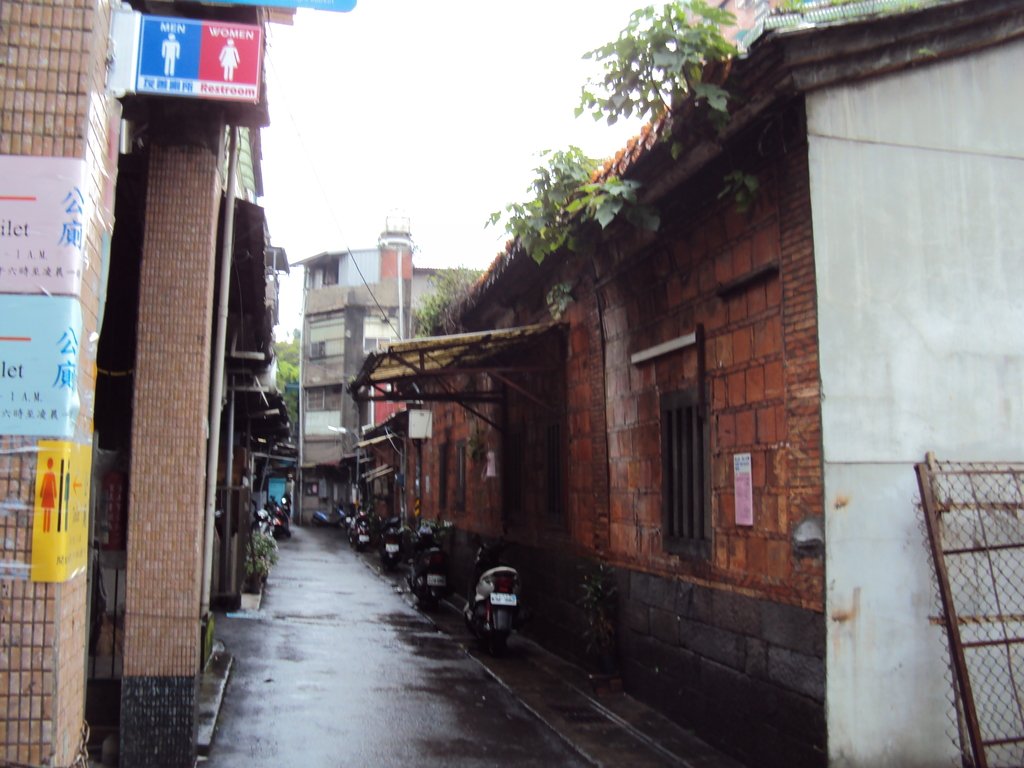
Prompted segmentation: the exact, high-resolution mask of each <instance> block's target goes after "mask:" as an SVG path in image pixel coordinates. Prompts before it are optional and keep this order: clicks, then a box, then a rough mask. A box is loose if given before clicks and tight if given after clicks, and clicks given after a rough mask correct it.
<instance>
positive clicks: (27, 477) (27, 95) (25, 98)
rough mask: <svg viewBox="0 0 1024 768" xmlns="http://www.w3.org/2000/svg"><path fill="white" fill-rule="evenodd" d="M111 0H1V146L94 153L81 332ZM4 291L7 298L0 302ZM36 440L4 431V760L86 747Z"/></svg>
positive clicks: (87, 304) (110, 151) (75, 636)
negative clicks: (49, 572)
mask: <svg viewBox="0 0 1024 768" xmlns="http://www.w3.org/2000/svg"><path fill="white" fill-rule="evenodd" d="M109 10H110V8H109V3H108V2H105V0H100V1H99V2H96V1H95V0H37V1H36V2H28V1H25V0H4V2H3V3H0V154H2V155H30V156H36V157H61V158H75V159H82V160H84V161H86V164H87V168H88V185H87V188H86V189H85V190H83V193H84V194H85V196H86V198H87V199H88V201H89V203H90V206H89V210H90V211H91V212H92V216H91V218H90V220H89V221H87V222H85V228H84V243H85V253H86V265H85V266H86V268H85V270H84V275H83V284H82V292H81V305H82V314H83V338H84V339H89V338H90V337H91V335H92V334H93V332H94V331H95V330H96V328H97V308H98V303H99V299H98V297H99V295H100V293H101V291H102V285H101V277H100V276H101V274H102V272H101V264H102V254H103V243H104V240H105V237H106V236H107V235H109V233H110V231H111V227H112V219H111V215H110V209H111V207H112V200H113V187H114V183H115V176H116V167H117V165H116V160H117V151H116V147H117V140H116V127H117V115H118V105H117V103H116V102H115V101H114V100H112V99H109V98H107V97H106V96H104V95H103V87H104V79H105V58H106V53H107V51H106V42H107V29H108V27H109ZM2 302H3V297H2V296H0V307H2ZM78 370H79V377H78V391H79V397H80V399H81V410H80V414H79V420H78V424H77V425H76V430H75V436H74V439H75V441H77V442H85V443H87V442H89V441H90V440H91V438H92V408H93V402H94V392H95V347H94V346H90V345H88V344H82V348H81V357H80V359H79V366H78ZM35 446H36V440H35V439H33V438H26V437H18V436H11V435H2V436H0V537H2V555H0V557H2V559H0V565H3V566H4V567H3V568H2V571H0V757H2V758H4V759H7V760H16V761H22V762H28V763H42V762H44V761H47V760H50V761H52V763H53V764H57V765H65V764H68V763H70V762H71V760H72V759H73V757H74V754H75V753H76V751H77V750H78V748H79V741H80V733H81V728H82V720H83V701H84V686H85V667H84V658H85V654H84V648H85V627H86V597H87V589H86V577H85V574H84V573H83V574H80V575H78V576H76V577H75V578H73V579H71V580H70V581H67V582H64V583H61V584H43V583H32V582H30V581H27V580H25V576H26V575H27V574H25V573H24V572H23V571H20V570H19V569H18V568H17V565H18V564H24V563H28V562H29V560H30V557H31V530H32V510H33V503H34V502H33V500H34V489H35V465H36V462H35Z"/></svg>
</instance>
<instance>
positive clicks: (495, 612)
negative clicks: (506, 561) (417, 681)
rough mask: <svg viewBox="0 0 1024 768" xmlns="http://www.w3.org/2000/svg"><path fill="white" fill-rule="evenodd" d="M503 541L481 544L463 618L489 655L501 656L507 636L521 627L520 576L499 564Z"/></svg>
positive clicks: (503, 545)
mask: <svg viewBox="0 0 1024 768" xmlns="http://www.w3.org/2000/svg"><path fill="white" fill-rule="evenodd" d="M504 548H505V542H504V541H503V540H500V539H499V540H498V541H497V542H495V543H494V544H491V545H487V544H484V543H483V542H481V544H480V547H479V549H477V553H476V562H475V563H474V565H473V584H474V587H473V594H472V595H471V596H470V600H469V603H468V604H467V605H466V609H465V613H464V618H465V620H466V626H467V627H469V630H470V632H472V633H473V634H474V635H475V636H476V637H477V639H478V640H480V642H482V643H483V644H484V645H485V646H486V647H487V650H488V652H489V653H490V654H491V655H492V656H500V655H501V654H502V653H503V652H504V651H505V647H506V644H507V643H508V636H509V634H511V632H512V630H513V629H516V628H517V627H518V626H519V624H520V616H521V613H520V610H521V609H520V603H519V573H518V572H517V571H516V569H515V568H512V567H510V566H507V565H502V564H501V563H500V561H499V556H500V554H501V551H502V550H503V549H504Z"/></svg>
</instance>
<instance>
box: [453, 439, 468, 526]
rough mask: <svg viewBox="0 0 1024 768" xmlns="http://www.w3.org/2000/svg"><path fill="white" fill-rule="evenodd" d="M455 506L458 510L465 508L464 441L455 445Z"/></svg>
mask: <svg viewBox="0 0 1024 768" xmlns="http://www.w3.org/2000/svg"><path fill="white" fill-rule="evenodd" d="M455 508H456V509H457V510H459V511H460V512H461V511H462V510H464V509H465V508H466V441H465V440H460V441H459V442H458V443H456V445H455Z"/></svg>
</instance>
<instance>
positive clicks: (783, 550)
mask: <svg viewBox="0 0 1024 768" xmlns="http://www.w3.org/2000/svg"><path fill="white" fill-rule="evenodd" d="M758 176H759V178H760V182H761V191H760V195H759V199H758V203H757V205H756V207H755V208H754V209H753V210H752V211H750V212H749V213H741V212H739V211H738V210H737V206H736V205H735V203H734V202H733V201H732V200H731V199H725V200H721V201H719V200H717V199H716V197H715V196H710V198H709V196H705V198H704V199H705V200H707V199H710V200H711V201H712V202H711V203H709V204H705V205H703V206H699V205H695V204H694V201H693V199H692V198H691V199H689V200H687V201H686V202H685V204H684V203H682V202H681V203H680V204H679V205H678V207H675V208H673V207H672V206H671V205H670V206H669V213H668V215H667V216H666V218H665V220H664V221H663V227H662V231H661V233H659V237H658V240H657V242H656V243H655V244H654V245H652V246H650V247H648V248H646V249H645V250H644V251H643V252H642V253H638V254H636V255H635V257H634V258H633V260H632V261H631V262H629V266H628V268H626V269H624V270H622V271H620V272H619V273H617V274H615V275H614V277H613V278H612V279H611V280H610V281H609V282H608V284H607V285H606V286H605V287H604V289H603V292H602V293H603V300H604V301H605V303H606V310H605V329H606V334H607V338H608V345H607V350H608V353H607V365H606V371H607V378H608V392H609V398H608V422H609V433H610V441H609V442H610V459H611V461H610V475H611V489H610V497H611V509H610V528H611V551H610V554H611V556H612V560H613V562H615V563H616V564H617V565H621V566H623V567H628V568H634V569H641V570H645V571H649V572H652V573H658V574H663V575H666V576H668V575H675V576H679V575H681V576H686V577H690V578H694V579H697V580H700V581H703V582H704V583H708V584H715V583H718V584H726V585H729V586H730V587H731V588H734V589H738V590H741V591H743V592H745V593H747V594H751V595H760V596H766V597H771V598H776V599H780V600H783V601H785V602H790V603H794V604H799V605H802V606H804V607H808V608H813V609H818V610H820V609H821V606H822V599H823V591H822V581H821V579H822V568H821V563H820V561H819V560H816V559H808V558H798V557H795V556H794V555H793V554H792V547H791V543H790V534H791V531H792V528H793V526H794V525H795V524H796V523H798V522H800V520H802V519H803V518H805V517H807V516H809V515H818V516H820V515H821V513H822V506H821V505H822V501H821V499H822V476H821V456H820V441H821V425H820V413H819V410H818V392H819V387H818V364H817V330H816V318H815V294H814V264H813V252H812V242H811V222H810V206H809V198H808V193H807V171H806V149H805V148H800V149H798V150H795V151H790V152H789V153H787V154H786V155H784V156H782V157H781V158H780V159H778V160H777V161H774V162H769V163H765V164H764V165H763V167H762V168H761V169H759V171H758ZM712 189H713V188H712ZM605 261H606V262H607V264H608V265H610V264H611V261H612V259H611V258H610V257H606V258H605ZM770 264H775V265H777V266H778V272H777V273H768V274H767V275H766V276H762V277H761V278H760V279H757V280H754V281H752V282H751V283H750V284H748V285H746V286H745V287H740V288H738V289H737V290H736V291H735V292H733V293H731V294H728V295H727V296H725V297H724V298H722V297H720V296H719V292H718V288H719V287H720V286H722V285H724V284H729V283H730V282H731V281H735V280H737V279H742V278H744V276H749V275H750V274H751V273H753V272H756V271H758V270H759V269H760V268H763V267H765V266H766V265H770ZM608 268H609V269H610V266H609V267H608ZM697 324H702V325H703V327H704V332H705V343H704V351H703V354H704V360H703V362H704V366H705V369H706V391H707V394H708V397H709V398H710V413H709V422H710V454H711V456H710V458H711V468H710V474H711V505H712V507H711V508H712V524H713V534H712V542H711V543H712V551H711V555H710V558H709V559H708V560H707V561H703V560H701V559H699V558H694V559H690V558H687V557H685V556H682V557H681V556H676V555H673V554H670V553H668V552H667V551H666V549H665V546H664V541H663V536H662V497H661V487H662V476H661V475H662V472H661V445H660V440H661V425H660V414H659V402H660V396H661V395H662V394H663V393H670V392H672V391H675V390H678V389H683V388H686V387H688V386H693V385H694V384H695V383H696V381H697V380H698V370H699V362H700V361H699V358H698V354H699V352H698V348H697V347H696V346H695V345H694V346H690V347H688V348H685V349H682V350H679V351H675V352H671V353H669V354H666V355H663V356H661V357H658V358H655V359H653V360H651V361H649V362H645V363H639V364H636V365H634V364H632V363H631V362H630V355H632V354H633V353H635V352H637V351H640V350H644V349H648V348H650V347H653V346H655V345H657V344H660V343H663V342H666V341H669V340H672V339H674V338H678V337H680V336H683V335H685V334H687V333H690V332H693V331H694V329H695V328H696V326H697ZM736 453H750V454H751V459H752V473H753V486H754V489H753V501H754V525H753V526H752V527H744V526H738V525H737V524H736V523H735V521H734V504H735V498H734V492H733V471H732V462H733V456H734V454H736Z"/></svg>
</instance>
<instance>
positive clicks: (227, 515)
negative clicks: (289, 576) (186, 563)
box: [210, 376, 248, 592]
mask: <svg viewBox="0 0 1024 768" xmlns="http://www.w3.org/2000/svg"><path fill="white" fill-rule="evenodd" d="M224 466H225V467H227V470H226V471H225V475H224V476H225V479H226V480H227V482H225V483H224V485H226V486H228V487H230V486H231V484H232V483H231V480H232V472H231V469H232V467H234V466H235V386H234V377H233V376H232V377H231V382H230V383H229V384H228V446H227V456H225V457H224ZM226 507H227V508H226V509H225V510H224V536H225V538H226V539H227V551H228V557H227V560H228V568H227V572H228V573H230V574H231V576H230V577H229V578H230V582H229V585H230V589H231V591H232V592H234V589H235V586H236V585H235V574H236V573H237V572H238V571H237V567H238V551H237V547H234V546H232V544H231V537H232V535H233V534H234V533H236V531H235V529H234V526H233V525H232V521H234V520H235V519H236V515H235V514H233V513H232V510H231V503H230V496H229V502H228V504H227V505H226ZM214 514H215V515H216V511H214ZM237 519H238V521H239V522H240V523H241V522H242V521H248V516H246V517H244V518H243V517H242V510H241V509H239V510H238V513H237ZM221 551H222V552H223V551H224V544H223V543H222V545H221ZM210 567H211V568H212V567H213V564H212V561H211V565H210ZM211 573H212V571H211ZM237 586H238V591H239V592H241V591H242V588H241V587H242V585H241V584H239V585H237ZM210 589H211V590H212V589H213V578H212V577H211V578H210Z"/></svg>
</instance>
